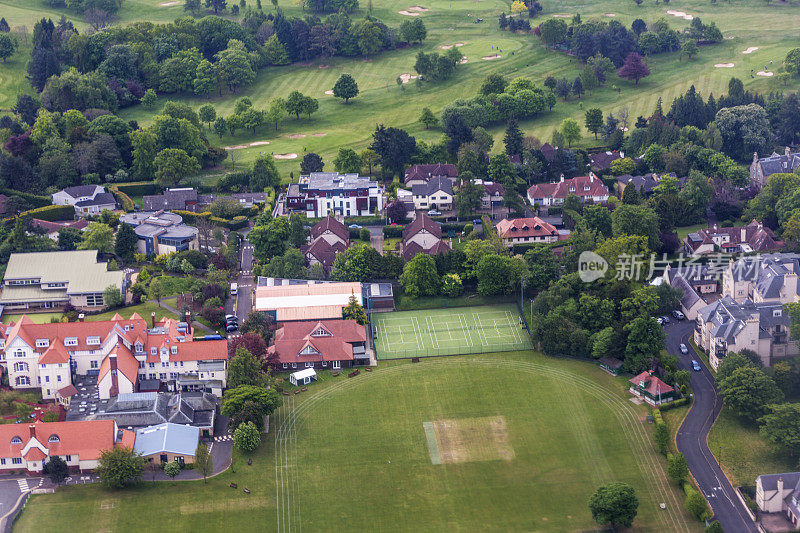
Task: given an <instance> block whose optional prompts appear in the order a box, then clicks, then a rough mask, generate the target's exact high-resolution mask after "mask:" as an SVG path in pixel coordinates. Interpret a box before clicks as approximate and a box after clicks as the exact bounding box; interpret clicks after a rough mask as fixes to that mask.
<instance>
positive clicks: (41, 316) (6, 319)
mask: <svg viewBox="0 0 800 533" xmlns="http://www.w3.org/2000/svg"><path fill="white" fill-rule="evenodd" d="M23 315H25V316H27V317H28V318H30V319H31V321H32V322H33V323H34V324H49V323H50V320H51V319H52V318H57V319H59V320H60V319H61V313H13V314H12V313H10V314H4V315H3V324H9V323H11V322H19V319H20V318H22V317H23Z"/></svg>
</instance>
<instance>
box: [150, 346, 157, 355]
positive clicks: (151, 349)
mask: <svg viewBox="0 0 800 533" xmlns="http://www.w3.org/2000/svg"><path fill="white" fill-rule="evenodd" d="M150 355H158V348H156V347H155V346H153V347H152V348H150Z"/></svg>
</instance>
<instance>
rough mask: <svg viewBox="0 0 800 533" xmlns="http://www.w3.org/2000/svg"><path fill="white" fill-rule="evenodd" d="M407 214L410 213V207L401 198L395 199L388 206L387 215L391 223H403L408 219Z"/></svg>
mask: <svg viewBox="0 0 800 533" xmlns="http://www.w3.org/2000/svg"><path fill="white" fill-rule="evenodd" d="M406 215H408V208H407V207H406V204H404V203H403V202H401V201H400V200H395V201H394V202H392V203H390V204H389V205H387V206H386V217H387V218H388V219H389V221H390V223H391V222H398V223H402V222H403V221H404V220H405V219H406Z"/></svg>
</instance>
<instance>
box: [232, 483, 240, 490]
mask: <svg viewBox="0 0 800 533" xmlns="http://www.w3.org/2000/svg"><path fill="white" fill-rule="evenodd" d="M231 488H232V489H238V488H239V485H237V484H236V483H231Z"/></svg>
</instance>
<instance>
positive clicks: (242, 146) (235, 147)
mask: <svg viewBox="0 0 800 533" xmlns="http://www.w3.org/2000/svg"><path fill="white" fill-rule="evenodd" d="M267 144H269V141H253V142H251V143H250V144H237V145H236V146H226V147H225V149H226V150H241V149H243V148H250V147H252V146H266V145H267Z"/></svg>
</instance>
